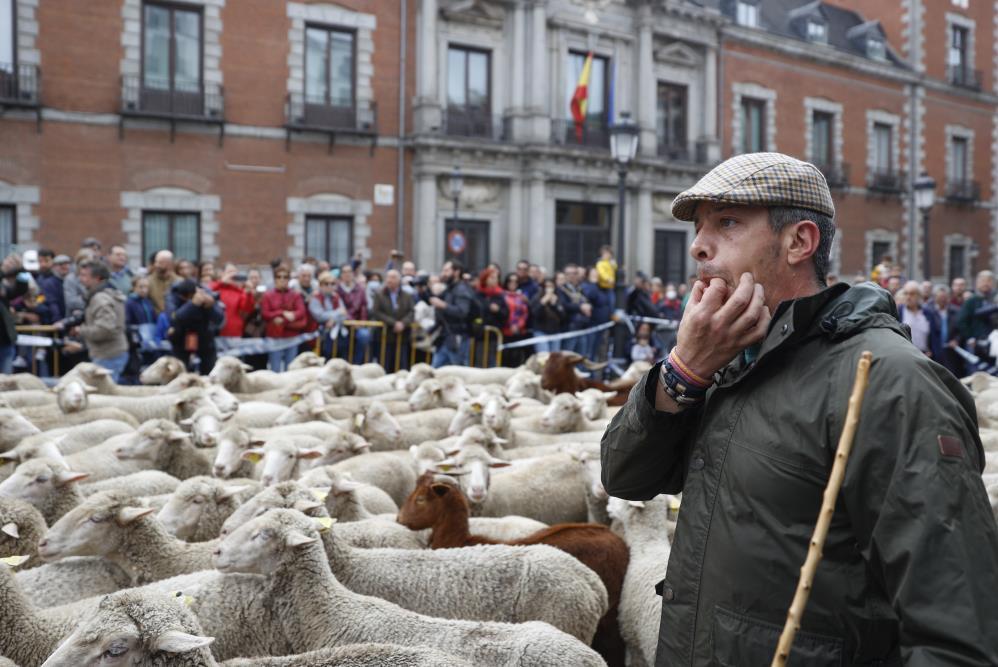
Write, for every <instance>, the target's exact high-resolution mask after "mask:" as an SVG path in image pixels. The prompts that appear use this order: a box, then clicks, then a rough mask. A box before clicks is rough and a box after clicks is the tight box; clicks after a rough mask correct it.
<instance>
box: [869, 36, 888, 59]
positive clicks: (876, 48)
mask: <svg viewBox="0 0 998 667" xmlns="http://www.w3.org/2000/svg"><path fill="white" fill-rule="evenodd" d="M866 55H867V56H869V57H870V58H873V59H874V60H887V45H886V44H884V40H882V39H880V38H879V37H870V38H869V39H867V40H866Z"/></svg>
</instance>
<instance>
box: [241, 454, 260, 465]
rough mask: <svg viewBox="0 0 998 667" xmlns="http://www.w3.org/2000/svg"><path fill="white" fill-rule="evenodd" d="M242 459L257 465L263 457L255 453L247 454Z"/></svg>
mask: <svg viewBox="0 0 998 667" xmlns="http://www.w3.org/2000/svg"><path fill="white" fill-rule="evenodd" d="M244 458H246V460H247V461H249V462H251V463H259V462H260V461H262V460H263V456H262V455H261V454H257V453H256V452H247V453H246V456H245V457H244Z"/></svg>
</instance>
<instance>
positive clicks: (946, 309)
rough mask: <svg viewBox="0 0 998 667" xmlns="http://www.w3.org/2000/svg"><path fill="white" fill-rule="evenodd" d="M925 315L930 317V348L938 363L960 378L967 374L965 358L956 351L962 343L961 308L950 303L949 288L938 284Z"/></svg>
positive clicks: (926, 305) (925, 308) (926, 306)
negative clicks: (959, 324) (959, 319)
mask: <svg viewBox="0 0 998 667" xmlns="http://www.w3.org/2000/svg"><path fill="white" fill-rule="evenodd" d="M923 310H924V312H925V316H926V317H927V318H928V319H929V324H930V325H931V328H930V335H929V349H930V350H931V351H932V358H933V359H935V360H936V363H938V364H940V365H941V366H942V367H943V368H945V369H946V370H948V371H949V372H950V373H952V374H953V375H955V376H957V377H958V378H961V377H963V376H964V375H966V369H965V368H964V364H963V359H961V358H960V355H959V354H957V353H956V352H955V351H954V349H953V348H954V347H956V346H957V345H959V344H960V330H959V329H958V328H957V326H956V322H957V319H958V318H959V317H960V309H959V308H957V307H956V306H954V305H953V304H952V303H950V292H949V288H948V287H946V286H945V285H938V286H936V288H935V290H934V292H933V295H932V301H930V302H929V303H927V304H925V307H924V309H923Z"/></svg>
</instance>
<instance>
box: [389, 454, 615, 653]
mask: <svg viewBox="0 0 998 667" xmlns="http://www.w3.org/2000/svg"><path fill="white" fill-rule="evenodd" d="M469 514H470V509H469V507H468V501H467V500H466V499H465V497H464V494H463V493H462V492H461V488H460V486H458V484H457V481H456V480H454V479H452V478H448V477H442V476H437V475H434V474H433V473H427V474H425V475H423V476H422V477H421V478H420V480H419V484H417V485H416V490H415V491H413V492H412V495H411V496H409V498H408V499H406V501H405V504H404V505H403V506H402V509H401V510H400V511H399V515H398V522H399V523H401V524H402V525H404V526H406V527H407V528H411V529H413V530H423V529H426V528H429V529H430V530H431V531H432V532H431V535H430V548H431V549H453V548H459V547H468V546H474V545H478V544H496V541H495V540H491V539H488V538H485V537H482V536H480V535H474V534H472V533H471V531H470V530H469V527H468V518H469ZM504 543H505V544H512V545H518V546H519V545H531V544H548V545H551V546H553V547H557V548H558V549H561V550H562V551H564V552H566V553H569V554H571V555H573V556H575V557H576V558H577V559H579V561H580V562H582V563H584V564H586V565H587V566H588V567H589V568H590V569H592V571H593V572H595V573H596V574H598V575H599V577H600V579H601V580H602V582H603V585H604V586H605V587H606V591H607V600H608V604H609V607H608V609H607V613H606V614H605V615H604V616H603V618H602V619H601V620H600V625H599V630H598V631H597V634H596V638H595V639H594V641H593V646H594V648H597V650H598V651H599V652H600V654H601V655H603V657H605V658H606V659H607V662H608V663H610V664H612V665H623V661H624V647H623V641H622V639H621V637H620V628H619V626H618V624H617V605H618V604H619V603H620V590H621V587H622V585H623V579H624V573H625V572H626V571H627V562H628V552H627V545H626V544H625V543H624V541H623V540H622V539H621V538H620V537H619V536H617V535H616V534H614V533H613V532H612V531H611V530H610V529H609V528H607V527H606V526H603V525H599V524H592V523H563V524H557V525H554V526H551V527H549V528H545V529H543V530H541V531H538V532H537V533H534V534H532V535H528V536H527V537H524V538H522V539H518V540H514V541H510V542H504Z"/></svg>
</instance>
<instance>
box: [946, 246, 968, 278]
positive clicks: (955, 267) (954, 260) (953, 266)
mask: <svg viewBox="0 0 998 667" xmlns="http://www.w3.org/2000/svg"><path fill="white" fill-rule="evenodd" d="M968 275H970V271H968V270H967V246H965V245H963V244H954V245H951V246H950V247H949V282H950V284H952V283H953V280H954V279H956V278H966V277H967V276H968Z"/></svg>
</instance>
